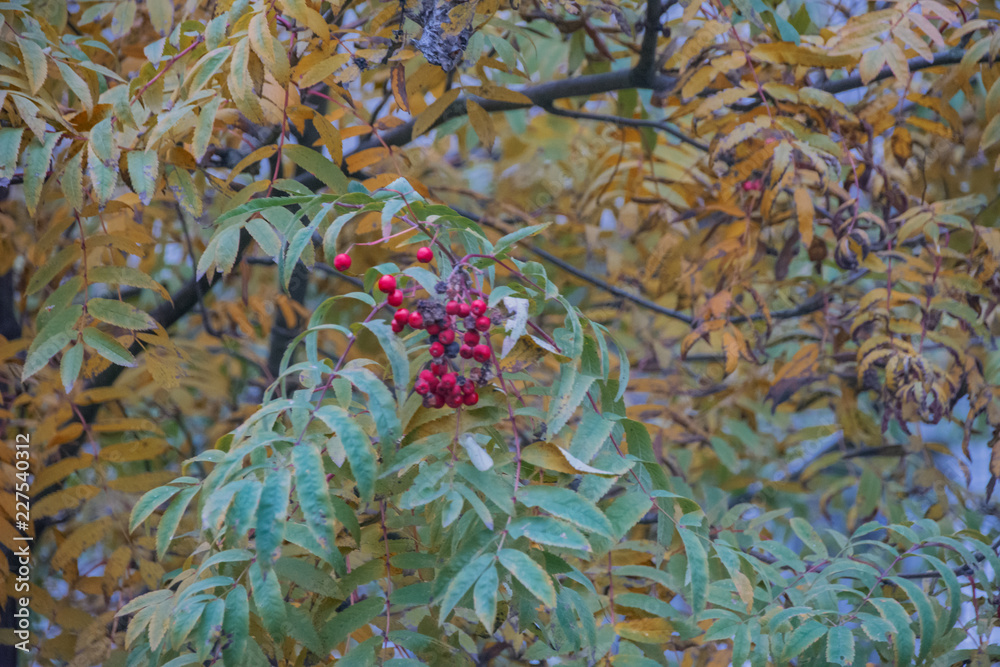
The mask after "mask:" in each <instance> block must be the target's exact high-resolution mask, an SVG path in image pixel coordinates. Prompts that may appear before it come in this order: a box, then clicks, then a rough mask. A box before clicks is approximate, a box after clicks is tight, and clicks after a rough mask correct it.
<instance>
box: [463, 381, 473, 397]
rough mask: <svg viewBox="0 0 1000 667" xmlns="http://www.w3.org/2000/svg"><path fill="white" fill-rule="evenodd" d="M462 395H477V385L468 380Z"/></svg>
mask: <svg viewBox="0 0 1000 667" xmlns="http://www.w3.org/2000/svg"><path fill="white" fill-rule="evenodd" d="M462 393H465V394H474V393H476V385H475V384H474V383H473V382H472V380H468V381H467V382H466V383H465V384H463V385H462Z"/></svg>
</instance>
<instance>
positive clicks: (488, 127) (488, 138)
mask: <svg viewBox="0 0 1000 667" xmlns="http://www.w3.org/2000/svg"><path fill="white" fill-rule="evenodd" d="M465 108H466V111H467V112H468V114H469V122H470V123H472V129H473V130H475V131H476V136H477V137H479V143H481V144H482V145H483V148H485V149H486V150H490V149H491V148H492V147H493V140H494V139H495V138H496V131H495V130H494V129H493V120H492V119H491V118H490V115H489V114H488V113H487V112H486V110H485V109H483V107H481V106H480V105H479V103H478V102H476V101H475V100H473V99H471V98H470V99H468V100H466V102H465Z"/></svg>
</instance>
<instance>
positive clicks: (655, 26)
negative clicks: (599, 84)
mask: <svg viewBox="0 0 1000 667" xmlns="http://www.w3.org/2000/svg"><path fill="white" fill-rule="evenodd" d="M671 4H673V2H671V0H668V1H667V7H663V6H662V4H661V3H660V0H649V1H648V2H647V3H646V29H645V32H643V35H642V45H641V46H640V47H639V62H638V63H636V65H635V68H634V69H633V70H632V73H633V79H634V82H635V84H636V86H637V87H638V86H640V85H642V86H644V87H651V86H652V84H653V80H654V78H655V77H656V42H657V38H658V37H659V36H660V16H661V15H662V14H663V12H664V10H665V9H667V8H669V6H670V5H671Z"/></svg>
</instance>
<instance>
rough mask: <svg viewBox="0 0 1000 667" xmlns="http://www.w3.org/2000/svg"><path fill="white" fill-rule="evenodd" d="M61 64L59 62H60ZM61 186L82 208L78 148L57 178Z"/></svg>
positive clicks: (74, 206) (67, 197)
mask: <svg viewBox="0 0 1000 667" xmlns="http://www.w3.org/2000/svg"><path fill="white" fill-rule="evenodd" d="M60 64H61V63H60ZM59 184H60V185H61V186H62V192H63V196H64V197H66V201H67V202H68V203H69V205H70V206H72V207H73V208H74V209H76V210H77V211H79V210H80V209H82V208H83V203H84V202H83V151H82V150H79V151H77V152H76V155H74V156H73V157H71V158H70V159H68V160H67V161H66V168H65V169H63V173H62V176H61V177H60V179H59Z"/></svg>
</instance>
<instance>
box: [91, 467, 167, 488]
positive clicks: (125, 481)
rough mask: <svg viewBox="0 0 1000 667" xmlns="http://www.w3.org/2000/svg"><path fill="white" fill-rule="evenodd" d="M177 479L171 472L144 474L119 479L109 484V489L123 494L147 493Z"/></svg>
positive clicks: (161, 471) (162, 471)
mask: <svg viewBox="0 0 1000 667" xmlns="http://www.w3.org/2000/svg"><path fill="white" fill-rule="evenodd" d="M175 477H177V473H175V472H170V471H169V470H159V471H156V472H144V473H139V474H138V475H132V476H130V477H119V478H118V479H113V480H111V481H109V482H108V487H109V488H112V489H114V490H115V491H121V492H123V493H145V492H146V491H149V490H150V489H155V488H156V487H158V486H163V485H164V484H167V483H168V482H169V481H170V480H172V479H173V478H175Z"/></svg>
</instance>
